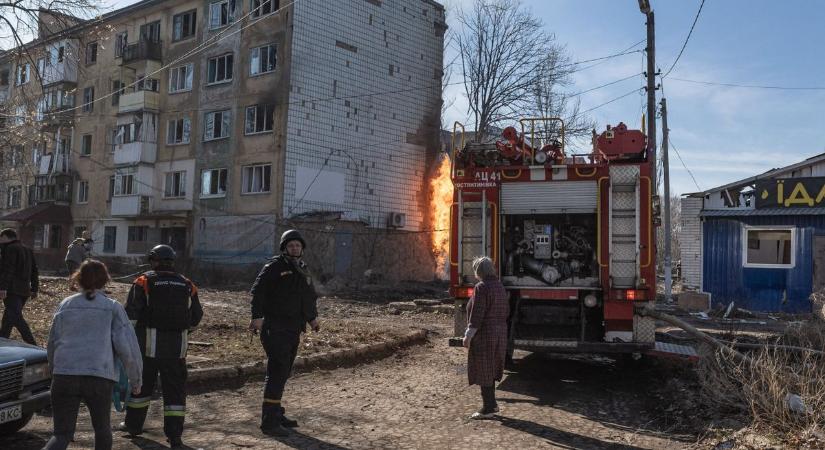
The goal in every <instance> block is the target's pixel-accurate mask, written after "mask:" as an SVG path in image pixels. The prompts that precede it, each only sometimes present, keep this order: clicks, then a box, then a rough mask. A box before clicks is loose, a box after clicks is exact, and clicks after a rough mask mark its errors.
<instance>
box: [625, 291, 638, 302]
mask: <svg viewBox="0 0 825 450" xmlns="http://www.w3.org/2000/svg"><path fill="white" fill-rule="evenodd" d="M625 299H627V300H630V301H632V300H636V291H634V290H628V291H625Z"/></svg>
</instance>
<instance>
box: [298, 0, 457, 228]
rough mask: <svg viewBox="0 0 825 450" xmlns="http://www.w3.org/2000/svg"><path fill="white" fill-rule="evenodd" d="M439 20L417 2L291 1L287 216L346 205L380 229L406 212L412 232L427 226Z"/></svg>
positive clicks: (437, 12) (437, 10)
mask: <svg viewBox="0 0 825 450" xmlns="http://www.w3.org/2000/svg"><path fill="white" fill-rule="evenodd" d="M330 17H332V18H333V19H332V20H330ZM443 20H444V13H443V8H442V7H440V6H439V5H437V4H435V3H433V2H422V1H420V0H405V1H394V2H369V1H363V0H342V1H336V2H326V1H323V0H305V1H301V2H297V3H296V4H295V18H294V23H293V26H294V42H293V47H292V76H291V79H292V81H291V92H290V99H291V101H290V110H289V125H288V133H289V136H288V138H287V160H286V174H285V175H286V179H285V185H284V207H283V214H284V216H285V217H290V216H293V215H295V214H300V213H304V212H307V211H318V210H320V211H342V212H344V213H345V215H346V216H347V217H349V218H351V219H356V220H364V221H366V222H367V223H369V224H370V225H371V226H373V227H379V228H382V227H385V226H386V224H387V218H388V215H389V213H390V212H401V213H405V214H406V215H407V227H406V228H405V229H406V230H411V231H414V230H420V229H422V228H426V224H425V223H424V222H425V217H424V211H426V209H427V208H426V204H425V203H424V202H425V201H426V183H425V175H426V173H427V169H428V163H430V162H431V160H432V158H433V157H434V154H435V152H436V151H437V146H438V132H439V121H438V115H439V113H440V106H441V90H440V87H439V84H440V79H441V76H440V70H441V67H442V39H443V38H442V36H441V35H440V32H439V25H438V24H440V23H443ZM376 93H380V95H374V94H376ZM307 178H309V182H307ZM312 180H315V181H314V183H313V181H312Z"/></svg>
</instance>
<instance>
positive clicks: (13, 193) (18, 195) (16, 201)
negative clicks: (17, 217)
mask: <svg viewBox="0 0 825 450" xmlns="http://www.w3.org/2000/svg"><path fill="white" fill-rule="evenodd" d="M22 201H23V186H22V185H14V186H9V187H8V188H7V193H6V207H7V208H9V209H12V208H19V207H20V205H21V204H22Z"/></svg>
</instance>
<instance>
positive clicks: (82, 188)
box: [76, 180, 89, 205]
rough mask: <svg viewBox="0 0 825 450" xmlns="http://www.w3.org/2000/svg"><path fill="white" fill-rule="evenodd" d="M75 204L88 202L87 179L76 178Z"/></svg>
mask: <svg viewBox="0 0 825 450" xmlns="http://www.w3.org/2000/svg"><path fill="white" fill-rule="evenodd" d="M76 200H77V204H78V205H83V204H86V203H89V181H88V180H78V181H77V199H76Z"/></svg>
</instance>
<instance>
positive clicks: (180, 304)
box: [121, 245, 203, 448]
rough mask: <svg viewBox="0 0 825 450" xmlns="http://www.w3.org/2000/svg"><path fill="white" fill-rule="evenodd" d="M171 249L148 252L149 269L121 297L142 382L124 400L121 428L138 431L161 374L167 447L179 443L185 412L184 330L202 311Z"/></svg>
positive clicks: (141, 427)
mask: <svg viewBox="0 0 825 450" xmlns="http://www.w3.org/2000/svg"><path fill="white" fill-rule="evenodd" d="M175 256H176V255H175V251H174V250H173V249H172V247H169V246H168V245H158V246H156V247H155V248H153V249H152V250H151V251H150V252H149V264H150V265H151V266H152V270H151V271H149V272H146V273H144V274H143V275H141V276H139V277H138V278H137V279H136V280H135V282H134V284H133V285H132V289H131V290H130V291H129V298H128V300H127V301H126V313H127V314H128V315H129V319H130V320H131V321H132V323H134V324H135V333H136V334H137V338H138V344H140V350H141V352H142V354H143V386H142V388H141V391H140V393H138V394H137V395H135V396H133V397H132V398H131V400H130V401H129V402H127V404H126V420H125V422H123V423H122V424H121V430H122V431H127V432H128V433H129V434H131V435H139V434H141V433H142V432H143V423H144V422H145V420H146V413H147V411H148V410H149V401H150V399H151V396H152V392H153V391H154V389H155V381H156V380H157V377H158V374H160V381H161V386H162V390H163V432H164V433H165V434H166V437H167V439H168V441H169V444H170V446H171V447H172V448H176V447H178V448H179V447H182V446H183V443H182V442H181V435H182V434H183V420H184V416H185V414H186V386H185V385H186V350H187V346H188V342H189V340H188V334H189V330H190V329H192V328H194V327H196V326H197V325H198V323H200V321H201V318H202V317H203V309H202V308H201V304H200V301H199V300H198V288H197V287H196V286H195V284H194V283H192V282H191V281H189V279H187V278H186V277H184V276H183V275H181V274H179V273H178V272H176V271H175V269H174V263H175Z"/></svg>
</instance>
